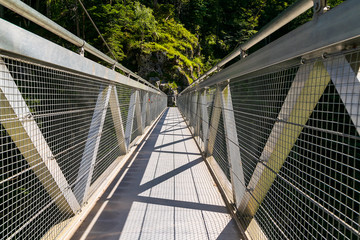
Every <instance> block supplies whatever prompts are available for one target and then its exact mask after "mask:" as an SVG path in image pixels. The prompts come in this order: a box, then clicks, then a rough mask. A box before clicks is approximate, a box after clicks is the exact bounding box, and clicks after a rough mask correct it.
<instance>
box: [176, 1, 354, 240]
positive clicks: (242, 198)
mask: <svg viewBox="0 0 360 240" xmlns="http://www.w3.org/2000/svg"><path fill="white" fill-rule="evenodd" d="M359 8H360V4H359V3H358V2H357V1H350V0H349V1H347V2H345V3H343V4H341V5H339V6H338V7H337V8H335V9H333V10H332V11H329V12H328V13H325V14H324V15H322V16H319V17H318V18H317V19H316V20H314V21H316V23H314V21H313V22H311V23H309V24H307V25H305V26H302V27H300V28H299V29H300V30H301V31H304V32H307V31H316V29H318V27H319V26H324V25H325V24H326V26H328V25H331V24H335V25H336V22H337V21H338V20H339V19H345V18H344V16H347V20H346V23H342V24H344V25H348V26H349V29H351V31H352V33H351V34H353V36H352V37H349V38H348V36H349V35H347V34H349V30H344V31H343V30H341V29H338V30H337V31H335V32H332V34H334V35H336V36H337V37H339V38H340V37H341V36H342V37H343V39H342V40H339V41H338V40H336V41H334V42H332V43H331V44H329V43H328V42H326V41H327V40H326V39H325V36H322V37H320V36H319V38H318V35H313V37H314V38H315V39H318V40H319V39H320V38H322V39H323V43H324V45H323V46H319V47H318V48H314V50H313V51H311V52H308V51H307V49H309V48H307V47H306V46H305V48H304V49H302V48H301V46H300V47H299V48H300V49H297V48H296V47H295V46H293V47H292V48H293V49H296V51H297V53H295V54H294V55H293V57H291V58H288V59H287V60H286V61H283V60H281V59H280V58H281V56H279V55H277V54H276V53H274V54H273V55H272V54H269V55H267V56H271V55H272V56H274V58H272V59H271V60H269V61H270V62H274V64H270V65H268V64H266V63H264V62H263V61H262V59H261V58H262V54H267V53H271V48H273V46H274V45H276V46H283V47H284V46H285V49H284V52H285V51H291V48H289V49H286V46H289V47H291V44H290V42H289V45H287V44H288V41H294V40H292V39H293V38H295V37H296V36H297V35H296V34H299V36H300V34H301V31H300V30H299V29H297V30H295V31H294V32H291V33H289V34H288V35H286V36H284V37H283V38H280V39H279V40H277V41H275V42H274V43H273V45H272V46H269V47H265V48H263V49H260V50H259V51H258V52H256V53H254V56H251V55H250V56H249V57H248V58H249V59H247V58H244V59H242V60H240V61H239V62H238V63H235V64H234V65H232V66H230V67H229V69H224V70H222V71H221V72H220V73H219V74H217V75H214V76H212V77H210V78H209V79H208V80H204V81H202V82H201V83H199V84H194V85H193V86H192V87H191V88H189V89H187V90H186V91H185V93H183V94H180V96H178V98H177V103H178V106H179V108H180V110H181V112H182V113H183V115H184V117H185V119H186V121H187V123H188V125H189V126H190V129H191V130H192V133H193V135H194V136H195V139H196V141H197V142H198V145H199V146H200V148H202V150H203V153H204V155H205V156H206V158H207V162H208V163H209V165H210V167H211V168H212V170H213V172H214V173H215V175H216V176H217V178H218V182H219V184H220V185H221V187H222V188H223V191H224V192H225V194H227V198H228V201H229V202H231V203H233V204H234V206H235V207H234V210H236V212H237V218H238V220H239V223H240V226H241V227H242V228H243V230H244V232H245V234H246V236H247V237H248V238H249V239H359V238H360V135H359V134H360V73H359V66H360V50H359V46H360V45H359V44H360V38H359V36H360V29H359V27H358V24H357V22H358V20H359V19H358V17H357V16H356V13H355V11H357V10H359ZM351 9H353V10H351ZM331 19H333V21H332V20H331ZM322 21H325V22H322ZM327 38H328V37H327ZM350 39H351V40H350ZM319 41H320V40H319ZM320 43H321V41H320ZM317 44H318V42H317ZM301 51H303V54H298V53H299V52H301ZM276 57H279V59H276ZM257 59H258V60H259V61H256V60H257ZM250 63H252V64H253V63H254V64H255V63H258V64H259V65H260V66H258V67H257V66H252V65H251V64H250ZM242 65H246V66H249V67H250V68H253V69H256V70H254V71H248V72H244V71H242V70H243V69H245V68H243V67H242ZM261 65H262V66H261ZM219 75H220V76H219ZM221 76H224V78H223V79H222V80H221ZM200 128H201V129H202V131H199V129H200ZM199 135H201V136H199Z"/></svg>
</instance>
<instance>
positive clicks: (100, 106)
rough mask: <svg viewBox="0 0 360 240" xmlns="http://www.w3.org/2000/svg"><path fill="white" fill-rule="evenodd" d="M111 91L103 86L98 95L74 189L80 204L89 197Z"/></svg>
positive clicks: (108, 87) (109, 87)
mask: <svg viewBox="0 0 360 240" xmlns="http://www.w3.org/2000/svg"><path fill="white" fill-rule="evenodd" d="M111 89H112V87H111V86H107V87H104V86H102V87H101V88H100V93H99V95H98V98H97V101H96V105H95V109H94V113H93V116H92V119H91V124H90V128H89V132H88V136H87V140H86V144H85V148H84V152H83V155H82V158H81V163H80V167H79V171H78V175H77V180H76V185H75V189H74V193H75V196H76V198H77V200H78V201H79V202H80V203H82V202H85V201H86V199H87V197H88V192H89V188H90V183H91V179H92V175H93V172H94V167H95V162H96V157H97V153H98V150H99V145H100V139H101V134H102V130H103V126H104V122H105V117H106V112H107V108H108V105H109V100H110V95H111V94H110V93H111Z"/></svg>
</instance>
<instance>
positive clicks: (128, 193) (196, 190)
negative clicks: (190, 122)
mask: <svg viewBox="0 0 360 240" xmlns="http://www.w3.org/2000/svg"><path fill="white" fill-rule="evenodd" d="M239 238H240V233H239V232H238V229H237V227H236V224H235V222H234V221H233V220H232V219H231V216H230V214H228V212H227V210H226V208H225V204H224V202H223V200H222V197H221V195H220V193H219V191H218V189H217V187H216V185H215V183H214V181H213V179H212V177H211V175H210V173H209V171H208V169H207V166H206V164H205V162H204V161H203V160H202V158H201V155H200V152H199V150H198V148H197V146H196V144H195V142H194V140H193V139H192V137H191V134H190V131H189V130H188V128H187V126H186V124H185V122H184V120H183V118H182V116H181V114H180V112H179V110H178V109H177V108H168V109H167V110H166V111H165V113H164V115H163V116H162V117H161V119H160V121H159V122H158V124H157V125H156V127H155V128H154V130H153V131H152V133H151V135H150V136H149V137H148V139H147V140H146V141H145V143H144V144H143V146H141V149H140V151H139V152H138V154H137V156H136V157H135V158H134V159H133V160H132V161H131V162H130V163H129V164H128V166H127V167H124V168H123V171H122V172H120V173H119V174H118V176H117V177H116V179H115V181H114V182H113V184H112V185H110V187H109V188H108V190H107V192H106V193H105V194H104V195H103V197H102V198H101V199H100V200H99V201H98V203H97V205H96V206H95V207H94V209H93V210H92V212H91V213H90V214H89V215H88V217H87V218H86V219H85V221H84V222H83V224H82V225H81V227H80V228H79V229H78V231H77V232H76V234H75V235H74V236H73V239H101V240H107V239H109V240H110V239H239Z"/></svg>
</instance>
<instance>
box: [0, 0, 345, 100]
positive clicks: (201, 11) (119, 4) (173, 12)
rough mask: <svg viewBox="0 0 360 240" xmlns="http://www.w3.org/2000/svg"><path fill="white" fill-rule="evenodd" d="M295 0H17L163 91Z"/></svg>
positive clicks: (4, 13)
mask: <svg viewBox="0 0 360 240" xmlns="http://www.w3.org/2000/svg"><path fill="white" fill-rule="evenodd" d="M80 1H81V2H80ZM295 1H296V0H166V1H165V0H139V1H130V0H24V2H25V3H26V4H28V5H30V6H31V7H33V8H34V9H36V10H37V11H39V12H40V13H42V14H44V15H45V16H47V17H48V18H50V19H52V20H53V21H55V22H56V23H58V24H59V25H61V26H62V27H64V28H66V29H67V30H69V31H71V32H72V33H74V34H76V35H77V36H79V37H80V38H82V39H84V40H85V41H86V42H88V43H90V44H91V45H93V46H94V47H96V48H98V49H99V50H101V51H103V52H104V53H106V54H107V55H108V56H110V57H113V58H116V60H117V61H118V62H120V63H121V64H122V65H124V66H125V67H127V68H129V69H130V70H132V71H133V72H135V73H137V74H138V75H140V76H141V77H143V78H145V79H146V80H148V81H150V82H151V83H153V84H155V85H158V86H159V87H160V88H161V89H162V90H163V91H164V92H166V93H167V94H174V93H178V92H180V91H181V90H183V89H184V88H185V87H186V86H188V85H189V84H191V83H192V82H193V81H194V80H196V79H197V78H198V77H199V76H201V75H202V74H203V73H204V72H206V71H207V70H209V69H210V68H211V67H212V66H214V65H215V64H216V63H217V62H218V61H220V60H221V59H222V58H223V57H225V56H226V55H227V54H228V53H230V52H231V51H232V50H234V49H235V48H236V47H237V46H239V45H240V44H241V43H243V42H245V41H247V40H248V39H249V38H251V36H253V35H254V34H256V32H257V31H259V30H260V29H261V28H262V27H263V26H265V25H266V24H267V23H268V22H270V21H271V20H272V19H274V18H275V17H276V16H277V15H278V14H279V13H281V12H282V11H284V10H285V9H286V8H287V7H289V6H290V5H291V4H293V3H294V2H295ZM342 1H343V0H329V1H328V5H329V6H330V7H331V8H333V7H335V6H336V5H338V4H340V3H341V2H342ZM81 3H82V4H83V5H84V6H85V8H86V10H87V11H88V13H89V15H90V16H91V18H92V19H93V20H94V22H95V24H96V26H97V27H98V29H99V31H100V33H101V34H102V35H103V37H104V39H105V41H106V42H107V43H108V46H109V48H107V46H106V44H105V43H104V42H103V41H102V39H101V37H100V36H99V34H98V33H97V31H96V29H95V28H94V26H93V25H92V23H91V21H90V20H89V18H88V17H87V15H86V13H85V11H84V10H83V9H82V7H81ZM312 15H313V14H312V10H311V9H310V10H309V11H307V12H306V13H304V14H303V15H301V16H300V17H298V18H296V19H295V20H293V21H292V22H291V23H289V24H287V25H286V26H284V27H283V28H282V29H280V30H279V31H277V32H276V33H274V34H272V35H270V36H269V37H267V38H266V39H265V40H263V41H262V42H261V43H258V44H257V45H256V46H255V47H253V48H252V49H251V51H255V50H256V49H259V48H261V47H262V46H264V45H266V44H268V43H270V42H271V41H273V40H275V39H277V38H278V37H280V36H282V35H283V34H285V33H287V32H289V31H291V30H293V29H295V28H296V27H298V26H299V25H301V24H303V23H305V22H307V21H309V20H311V18H312ZM0 17H2V18H4V19H6V20H8V21H11V22H13V23H14V24H17V25H19V26H21V27H23V28H25V29H29V30H30V31H32V32H35V33H37V34H39V35H40V36H43V37H45V38H47V39H49V40H51V41H54V42H56V43H58V44H60V45H62V46H64V47H66V48H69V49H72V50H76V48H75V47H74V46H71V44H70V43H67V42H65V41H63V40H61V39H59V38H58V37H57V36H55V35H52V34H51V33H49V32H47V31H46V30H44V29H42V28H40V27H38V26H37V25H35V24H34V23H32V22H30V21H29V20H26V19H24V18H22V17H20V16H19V15H16V14H15V13H13V12H11V11H10V10H7V9H5V8H3V7H1V8H0ZM87 57H89V58H93V57H92V56H87ZM94 60H95V61H99V60H98V59H94Z"/></svg>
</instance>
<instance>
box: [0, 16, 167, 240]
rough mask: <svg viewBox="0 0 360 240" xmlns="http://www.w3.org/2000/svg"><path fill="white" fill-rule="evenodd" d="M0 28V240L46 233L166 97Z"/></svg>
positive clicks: (73, 208)
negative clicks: (0, 32)
mask: <svg viewBox="0 0 360 240" xmlns="http://www.w3.org/2000/svg"><path fill="white" fill-rule="evenodd" d="M0 28H1V31H2V32H7V33H8V34H5V35H2V37H1V39H0V51H1V52H0V155H1V161H0V239H54V238H56V237H58V236H60V235H59V234H61V233H62V231H64V230H65V229H66V228H69V227H71V225H72V224H73V221H74V219H76V218H79V215H80V213H81V212H82V211H83V210H84V208H86V207H87V206H88V205H89V199H90V198H92V196H93V195H94V194H95V193H96V192H98V191H99V188H101V187H102V186H103V185H104V182H105V180H108V176H109V175H110V173H111V172H112V170H114V169H115V166H117V165H119V163H120V161H121V159H122V158H123V156H125V155H126V153H127V152H129V149H130V147H131V146H132V145H133V144H134V143H135V142H136V141H137V139H138V137H139V136H141V135H143V134H144V130H145V128H146V127H147V126H149V125H151V124H152V123H153V122H154V120H155V119H156V118H158V116H159V115H160V114H161V113H162V111H163V110H164V109H165V108H166V104H167V96H166V95H165V94H163V93H161V92H160V91H159V90H158V89H156V88H155V87H153V86H150V85H145V84H142V83H140V82H138V81H135V80H133V79H131V78H130V77H128V76H124V75H122V74H120V73H117V72H115V71H114V70H112V69H108V68H106V67H103V66H101V65H99V64H97V63H95V62H92V61H90V60H88V59H86V58H84V57H82V56H79V55H78V54H76V53H73V52H70V51H69V50H66V49H63V48H61V47H60V46H57V45H55V44H52V43H50V42H48V41H47V40H45V39H42V38H40V37H38V36H35V35H33V34H32V33H29V32H27V31H25V30H23V29H20V28H18V27H16V26H14V25H12V24H10V23H8V22H6V21H4V20H2V19H0ZM23 37H25V39H26V40H24V38H23ZM52 53H54V54H53V55H51V54H52ZM100 190H101V189H100Z"/></svg>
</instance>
